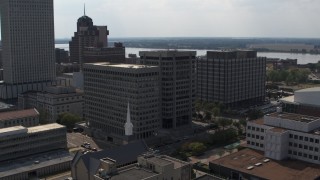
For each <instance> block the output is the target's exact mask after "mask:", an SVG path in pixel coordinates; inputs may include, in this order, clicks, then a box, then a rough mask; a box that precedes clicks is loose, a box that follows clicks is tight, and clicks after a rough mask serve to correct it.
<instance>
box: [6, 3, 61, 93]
mask: <svg viewBox="0 0 320 180" xmlns="http://www.w3.org/2000/svg"><path fill="white" fill-rule="evenodd" d="M0 12H1V37H2V52H3V53H2V58H3V69H4V84H2V87H1V93H0V94H1V98H4V99H8V98H15V97H16V96H17V94H18V93H21V92H23V91H25V90H39V89H41V88H43V83H44V82H50V81H53V80H55V77H56V72H55V59H54V20H53V0H20V1H17V0H1V1H0ZM40 86H41V87H40ZM4 91H5V92H4ZM8 91H10V92H8Z"/></svg>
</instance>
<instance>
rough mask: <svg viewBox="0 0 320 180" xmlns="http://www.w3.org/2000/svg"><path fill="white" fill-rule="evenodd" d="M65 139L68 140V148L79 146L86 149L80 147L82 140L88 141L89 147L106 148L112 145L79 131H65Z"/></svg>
mask: <svg viewBox="0 0 320 180" xmlns="http://www.w3.org/2000/svg"><path fill="white" fill-rule="evenodd" d="M67 141H68V148H70V149H72V148H80V149H84V150H85V149H86V148H83V147H81V145H82V144H83V143H84V142H88V143H90V146H91V148H97V150H102V149H108V148H110V147H112V145H111V144H108V143H107V142H105V141H103V140H98V139H93V138H92V137H89V136H87V135H83V134H81V133H67Z"/></svg>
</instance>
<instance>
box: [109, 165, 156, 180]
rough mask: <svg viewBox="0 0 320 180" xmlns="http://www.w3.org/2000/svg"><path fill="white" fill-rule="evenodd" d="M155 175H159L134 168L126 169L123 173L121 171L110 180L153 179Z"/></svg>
mask: <svg viewBox="0 0 320 180" xmlns="http://www.w3.org/2000/svg"><path fill="white" fill-rule="evenodd" d="M154 175H157V173H154V172H152V171H150V170H147V169H143V168H137V167H132V168H130V169H124V170H122V171H121V170H120V171H119V172H118V174H117V175H114V176H112V177H111V178H110V180H124V179H130V180H141V179H145V178H148V177H152V176H154Z"/></svg>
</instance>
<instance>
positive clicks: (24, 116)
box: [0, 109, 39, 128]
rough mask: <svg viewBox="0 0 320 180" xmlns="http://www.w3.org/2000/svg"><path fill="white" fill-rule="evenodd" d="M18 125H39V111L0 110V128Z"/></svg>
mask: <svg viewBox="0 0 320 180" xmlns="http://www.w3.org/2000/svg"><path fill="white" fill-rule="evenodd" d="M19 125H21V126H24V127H31V126H37V125H39V112H38V111H37V110H36V109H26V110H18V111H8V112H0V128H7V127H12V126H19Z"/></svg>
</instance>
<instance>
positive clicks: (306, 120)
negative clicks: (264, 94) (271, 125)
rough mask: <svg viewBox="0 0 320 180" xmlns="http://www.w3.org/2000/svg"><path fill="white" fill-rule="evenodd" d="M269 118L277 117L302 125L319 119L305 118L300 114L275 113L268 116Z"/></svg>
mask: <svg viewBox="0 0 320 180" xmlns="http://www.w3.org/2000/svg"><path fill="white" fill-rule="evenodd" d="M269 116H271V117H278V118H281V119H289V120H292V121H300V122H304V123H310V122H312V121H316V120H319V119H320V118H318V117H312V116H306V115H302V114H293V113H285V112H281V113H278V112H276V113H272V114H269Z"/></svg>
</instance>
